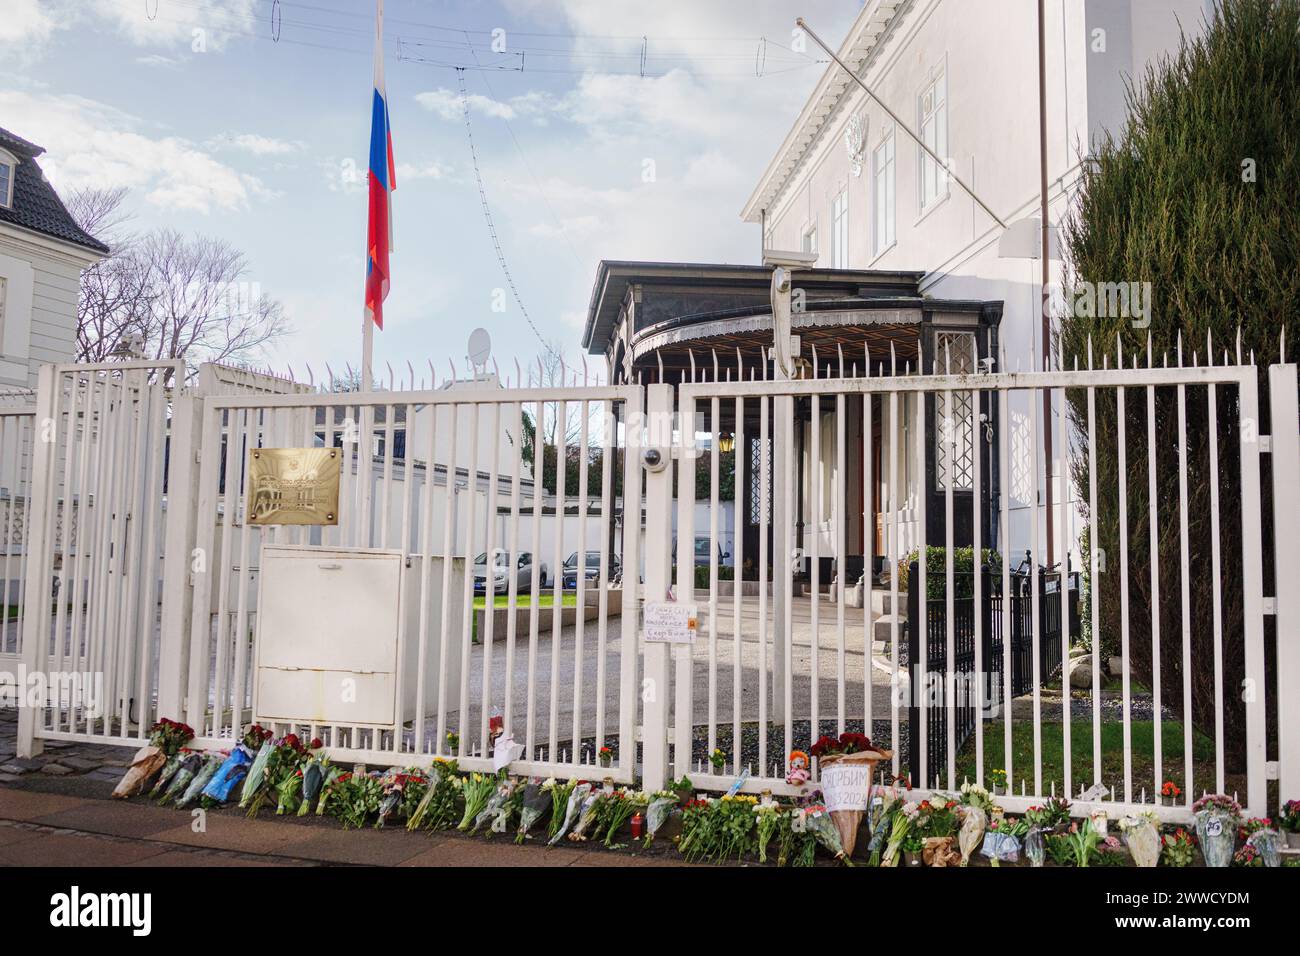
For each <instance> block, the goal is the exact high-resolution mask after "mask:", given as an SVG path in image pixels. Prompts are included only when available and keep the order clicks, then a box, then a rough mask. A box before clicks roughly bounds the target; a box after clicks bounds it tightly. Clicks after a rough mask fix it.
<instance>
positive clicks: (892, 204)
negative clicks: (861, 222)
mask: <svg viewBox="0 0 1300 956" xmlns="http://www.w3.org/2000/svg"><path fill="white" fill-rule="evenodd" d="M886 148H888V150H889V153H888V158H886V159H882V158H881V154H882V152H883V151H884V150H885V149H886ZM897 170H898V153H897V149H896V141H895V139H894V127H893V125H892V124H891V125H890V126H889V128H888V131H887V132H886V133H885V135H884V136H882V137H881V139H880V142H879V143H877V144H876V148H875V149H873V150H872V151H871V202H872V217H871V251H872V256H873V258H874V257H876V256H880V255H881V254H883V253H884V252H885V251H886V250H888V249H891V248H893V245H894V243H896V242H897V241H898V189H897V187H898V173H897ZM882 215H883V216H884V220H883V221H882Z"/></svg>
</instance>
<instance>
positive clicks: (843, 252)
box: [831, 186, 849, 269]
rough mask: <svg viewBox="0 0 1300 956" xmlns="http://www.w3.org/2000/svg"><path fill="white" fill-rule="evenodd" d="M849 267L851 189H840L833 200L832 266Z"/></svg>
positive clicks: (837, 267)
mask: <svg viewBox="0 0 1300 956" xmlns="http://www.w3.org/2000/svg"><path fill="white" fill-rule="evenodd" d="M848 267H849V189H848V187H847V186H845V187H843V188H841V189H840V191H839V192H838V193H836V194H835V197H834V198H833V199H832V200H831V268H832V269H847V268H848Z"/></svg>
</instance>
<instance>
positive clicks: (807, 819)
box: [804, 803, 853, 866]
mask: <svg viewBox="0 0 1300 956" xmlns="http://www.w3.org/2000/svg"><path fill="white" fill-rule="evenodd" d="M804 826H805V827H806V828H807V829H808V831H809V832H810V833H812V835H813V836H814V837H816V838H817V842H818V843H820V844H821V845H822V846H823V847H825V848H826V849H827V850H828V851H830V852H831V853H832V854H833V855H834V856H835V859H837V860H839V861H840V862H841V863H843V864H844V865H845V866H853V861H852V860H850V859H849V855H848V854H847V853H846V852H845V851H844V845H843V844H842V843H841V842H840V832H841V830H840V826H839V825H838V824H837V823H835V822H833V821H832V820H831V815H830V812H829V811H828V810H827V809H826V807H825V806H823V805H822V804H820V803H814V804H813V805H812V806H810V807H808V808H807V809H806V810H804Z"/></svg>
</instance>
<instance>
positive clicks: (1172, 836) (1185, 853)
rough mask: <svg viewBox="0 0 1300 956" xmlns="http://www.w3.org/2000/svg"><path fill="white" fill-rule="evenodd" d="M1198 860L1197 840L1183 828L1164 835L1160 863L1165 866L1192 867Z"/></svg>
mask: <svg viewBox="0 0 1300 956" xmlns="http://www.w3.org/2000/svg"><path fill="white" fill-rule="evenodd" d="M1195 859H1196V838H1195V837H1194V836H1192V834H1190V833H1188V832H1187V831H1186V830H1184V829H1183V828H1182V827H1179V828H1178V829H1177V830H1175V831H1174V832H1173V833H1166V834H1165V835H1164V838H1163V841H1162V846H1161V850H1160V862H1161V863H1163V864H1164V865H1165V866H1175V867H1184V866H1191V865H1192V862H1193V861H1194V860H1195Z"/></svg>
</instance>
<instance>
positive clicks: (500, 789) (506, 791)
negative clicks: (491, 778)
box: [469, 776, 518, 835]
mask: <svg viewBox="0 0 1300 956" xmlns="http://www.w3.org/2000/svg"><path fill="white" fill-rule="evenodd" d="M517 785H518V781H517V780H512V779H510V778H508V777H504V776H503V777H497V778H496V789H495V790H493V791H492V794H491V796H489V797H488V801H487V803H486V804H485V805H484V806H483V809H482V810H480V811H479V812H478V814H477V815H475V817H474V827H473V829H471V830H470V831H469V832H470V834H471V835H473V834H475V833H478V831H479V830H480V829H481V828H482V827H483V825H484V824H489V825H491V826H493V827H494V828H495V826H496V819H497V817H500V816H504V817H506V818H507V820H508V819H509V815H510V801H511V799H512V798H513V797H514V795H515V787H516V786H517ZM502 826H504V824H503V825H502ZM502 832H504V830H503V831H502Z"/></svg>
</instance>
